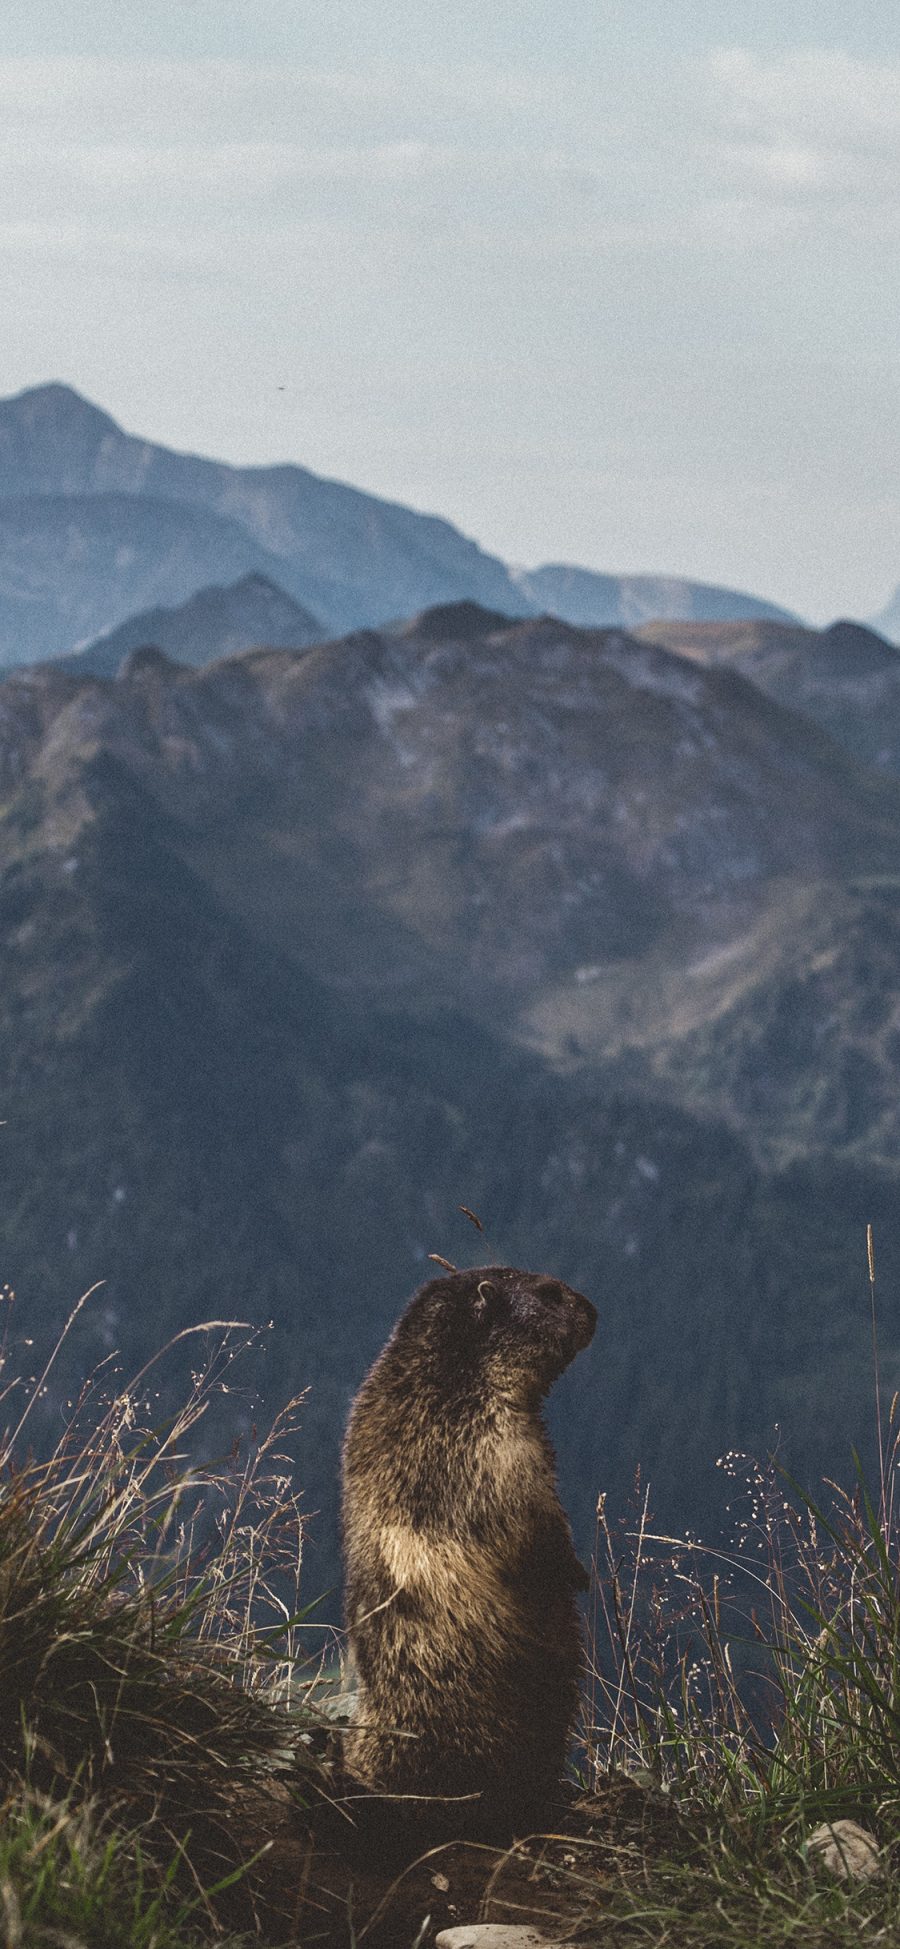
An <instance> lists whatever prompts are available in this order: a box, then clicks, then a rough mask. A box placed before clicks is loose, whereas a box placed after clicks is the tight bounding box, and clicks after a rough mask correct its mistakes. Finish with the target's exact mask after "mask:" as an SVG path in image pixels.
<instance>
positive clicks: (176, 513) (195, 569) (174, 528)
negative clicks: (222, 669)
mask: <svg viewBox="0 0 900 1949" xmlns="http://www.w3.org/2000/svg"><path fill="white" fill-rule="evenodd" d="M280 566H281V565H280V563H279V562H278V561H277V559H276V558H275V557H273V556H272V555H270V554H269V553H268V552H267V551H266V550H265V549H264V548H262V547H260V546H259V544H258V543H256V542H255V541H253V540H252V538H251V537H250V536H249V535H248V534H247V532H246V530H245V529H243V528H242V527H241V526H240V525H239V524H238V523H237V522H235V521H229V520H226V519H224V518H222V517H221V516H218V515H212V514H207V513H206V512H205V511H204V510H203V509H202V508H200V509H198V508H189V507H179V506H177V505H176V504H175V503H174V502H171V501H152V500H148V499H140V500H138V499H135V498H134V497H133V496H132V495H129V494H87V495H75V494H69V495H64V494H54V495H43V496H27V497H25V498H23V499H12V498H8V499H5V500H3V499H0V662H2V661H5V662H6V664H7V666H12V665H15V664H19V663H31V662H37V661H40V660H42V659H44V658H46V657H56V656H59V655H61V654H62V653H63V652H64V651H66V650H69V649H71V648H72V646H73V644H75V643H78V642H79V641H84V640H85V638H87V639H91V638H93V637H94V636H96V635H97V634H98V633H99V631H100V630H101V629H103V628H104V627H105V626H106V624H107V623H109V622H110V621H111V620H116V621H117V620H118V619H119V617H120V616H126V617H127V616H130V615H131V614H132V613H134V612H135V611H139V612H140V611H144V610H146V609H149V608H151V607H157V606H159V605H163V606H168V605H170V604H174V603H181V602H183V601H184V600H185V598H187V597H189V596H190V595H191V594H192V593H193V592H194V590H195V589H196V588H197V586H198V584H202V585H205V586H207V585H209V584H210V583H221V582H223V581H227V580H230V579H232V578H233V577H234V576H235V575H236V574H244V573H247V572H256V573H260V574H264V575H268V576H269V577H270V579H271V574H272V570H273V569H279V570H280Z"/></svg>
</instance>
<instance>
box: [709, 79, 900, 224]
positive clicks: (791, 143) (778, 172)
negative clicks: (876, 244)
mask: <svg viewBox="0 0 900 1949" xmlns="http://www.w3.org/2000/svg"><path fill="white" fill-rule="evenodd" d="M698 83H699V88H698V92H699V98H700V105H701V109H702V112H703V115H704V118H705V121H706V124H707V127H708V129H709V130H710V133H711V143H710V150H709V154H710V159H711V162H712V164H713V165H714V166H715V165H717V166H718V168H719V169H720V171H721V172H722V174H723V175H725V176H727V177H728V178H730V179H731V180H732V181H734V180H735V179H741V180H743V183H744V185H745V187H746V189H747V192H748V193H749V194H750V195H752V196H754V197H757V198H764V197H766V196H769V197H778V198H781V199H782V200H787V201H790V200H793V201H794V202H795V203H796V205H797V208H798V210H799V209H801V208H802V207H805V209H806V211H807V213H808V215H809V216H810V217H814V218H817V219H818V220H822V221H827V220H828V216H829V212H832V213H833V214H835V215H837V216H839V217H840V218H841V219H842V220H846V219H847V217H848V216H849V215H850V214H851V212H853V211H855V212H857V213H858V216H859V217H860V219H861V220H863V221H866V220H867V218H868V216H869V215H870V214H877V216H878V218H879V220H883V218H884V216H885V214H886V213H887V212H888V211H889V209H890V207H891V206H893V207H894V210H895V211H896V204H897V193H898V189H900V116H898V113H897V103H898V101H900V64H897V63H891V62H884V63H877V62H872V61H863V60H859V59H856V58H854V57H853V56H851V55H849V54H846V53H844V52H842V51H840V50H837V49H817V48H807V49H793V50H789V51H788V52H786V53H784V54H782V55H781V56H780V57H778V58H767V59H764V58H763V57H761V56H760V55H758V54H756V53H754V52H752V51H751V50H750V49H748V48H741V47H731V48H718V49H716V50H713V51H712V52H711V53H710V54H708V55H707V56H706V57H705V59H704V60H703V61H702V62H701V63H699V64H698ZM897 220H898V221H900V217H898V219H897Z"/></svg>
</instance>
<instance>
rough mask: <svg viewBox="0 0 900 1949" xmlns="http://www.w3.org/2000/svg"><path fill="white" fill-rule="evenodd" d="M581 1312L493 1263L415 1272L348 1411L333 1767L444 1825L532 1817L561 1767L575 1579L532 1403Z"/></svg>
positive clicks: (570, 1686)
mask: <svg viewBox="0 0 900 1949" xmlns="http://www.w3.org/2000/svg"><path fill="white" fill-rule="evenodd" d="M596 1318H597V1316H596V1312H595V1310H594V1307H593V1306H592V1305H591V1304H590V1301H589V1300H587V1299H585V1298H583V1296H582V1295H581V1294H580V1293H576V1292H573V1291H572V1290H571V1288H570V1287H568V1286H564V1285H561V1284H560V1282H559V1281H558V1280H556V1279H551V1278H547V1277H543V1276H541V1275H539V1274H535V1273H529V1272H520V1271H517V1270H516V1269H515V1268H513V1267H510V1266H480V1267H477V1268H475V1269H474V1270H473V1271H468V1272H455V1273H450V1274H448V1275H447V1276H446V1277H445V1278H440V1279H433V1280H431V1281H430V1282H429V1284H428V1285H427V1286H423V1287H422V1289H421V1291H419V1292H418V1293H416V1294H415V1296H414V1298H413V1299H412V1300H411V1301H410V1303H409V1305H408V1307H407V1308H406V1311H405V1313H403V1315H402V1317H401V1318H400V1320H399V1321H398V1323H397V1326H396V1327H395V1329H394V1332H393V1334H392V1336H391V1338H390V1340H389V1341H388V1344H387V1346H386V1347H385V1349H384V1352H383V1353H382V1354H381V1355H380V1356H379V1358H378V1360H377V1361H376V1362H375V1365H374V1367H373V1368H372V1369H371V1372H370V1373H369V1375H368V1376H367V1378H366V1380H365V1381H364V1382H363V1385H362V1387H361V1388H360V1390H359V1393H358V1395H357V1397H356V1400H355V1402H354V1404H353V1408H352V1410H351V1414H350V1420H349V1424H348V1428H347V1436H346V1441H345V1444H344V1477H343V1520H344V1548H345V1559H346V1611H347V1628H348V1635H349V1640H350V1647H351V1652H352V1655H353V1659H354V1663H355V1666H356V1672H357V1678H358V1685H359V1691H358V1702H357V1709H356V1715H355V1729H354V1730H353V1731H352V1732H351V1733H350V1734H349V1735H348V1738H347V1741H346V1746H345V1757H346V1764H347V1767H348V1770H349V1771H350V1772H351V1773H353V1774H354V1775H355V1776H356V1778H357V1779H359V1780H361V1781H362V1782H364V1783H365V1784H366V1785H367V1786H369V1787H372V1788H375V1789H380V1790H382V1791H385V1792H388V1793H395V1794H407V1795H410V1794H412V1795H422V1796H449V1797H456V1796H460V1797H462V1798H463V1799H464V1801H465V1802H466V1803H467V1804H466V1805H465V1806H464V1807H463V1808H462V1810H461V1816H462V1817H461V1818H460V1820H459V1822H458V1826H459V1828H460V1830H462V1829H465V1828H468V1829H470V1830H471V1829H475V1830H477V1831H481V1832H499V1831H501V1830H504V1831H520V1832H521V1831H525V1830H526V1829H527V1828H530V1827H533V1826H535V1825H538V1824H540V1814H541V1810H542V1808H545V1807H546V1806H547V1803H548V1802H549V1801H550V1800H551V1799H552V1796H553V1794H554V1791H555V1789H556V1788H557V1787H558V1784H559V1780H560V1776H561V1773H562V1770H563V1766H564V1763H565V1756H566V1748H567V1744H568V1740H569V1736H570V1733H571V1729H572V1724H573V1720H574V1717H575V1712H576V1709H577V1703H578V1676H579V1667H580V1661H581V1637H580V1627H579V1620H578V1609H577V1604H576V1597H575V1593H576V1591H577V1590H578V1589H579V1588H583V1587H584V1586H585V1584H586V1582H587V1578H586V1576H585V1572H584V1570H583V1569H582V1566H581V1564H580V1563H579V1562H578V1559H577V1557H576V1555H575V1551H574V1548H573V1544H572V1537H571V1532H570V1529H569V1525H568V1522H567V1521H566V1517H565V1515H564V1513H563V1510H562V1508H561V1506H560V1502H559V1498H558V1495H557V1489H556V1468H555V1458H554V1455H553V1450H552V1448H551V1445H550V1441H549V1439H548V1436H547V1433H546V1430H545V1428H544V1425H543V1421H542V1418H541V1411H540V1410H541V1401H542V1399H543V1397H544V1395H545V1394H546V1393H547V1391H548V1389H549V1388H550V1386H551V1385H552V1383H553V1381H554V1380H555V1379H556V1377H557V1375H558V1374H561V1373H562V1371H563V1369H564V1368H565V1367H567V1366H568V1364H569V1362H570V1361H571V1360H572V1359H574V1356H575V1354H576V1353H578V1352H579V1351H580V1349H581V1348H582V1347H586V1346H587V1344H588V1342H589V1341H590V1339H591V1337H592V1335H593V1332H594V1327H595V1325H596ZM472 1813H474V1814H475V1818H474V1819H472V1818H468V1819H467V1818H466V1815H467V1814H468V1815H471V1814H472Z"/></svg>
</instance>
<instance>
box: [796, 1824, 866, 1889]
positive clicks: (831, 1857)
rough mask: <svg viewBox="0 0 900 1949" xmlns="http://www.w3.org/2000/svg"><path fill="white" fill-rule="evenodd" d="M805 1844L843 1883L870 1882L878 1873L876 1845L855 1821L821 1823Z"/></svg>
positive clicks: (830, 1872)
mask: <svg viewBox="0 0 900 1949" xmlns="http://www.w3.org/2000/svg"><path fill="white" fill-rule="evenodd" d="M806 1845H807V1848H808V1849H809V1852H810V1854H811V1855H813V1856H814V1857H815V1858H816V1860H818V1861H821V1863H822V1866H823V1867H824V1868H827V1869H828V1872H829V1874H833V1875H839V1876H840V1877H841V1879H842V1880H843V1881H871V1879H872V1877H873V1875H880V1873H881V1856H880V1854H879V1852H878V1842H877V1841H876V1840H875V1838H874V1836H873V1835H872V1834H869V1833H867V1832H866V1829H865V1828H864V1827H860V1826H859V1825H858V1824H857V1822H856V1821H855V1820H831V1821H823V1822H822V1825H821V1827H817V1828H816V1829H815V1831H814V1833H812V1834H810V1837H809V1840H808V1841H807V1844H806Z"/></svg>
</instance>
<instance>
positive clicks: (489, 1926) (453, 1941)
mask: <svg viewBox="0 0 900 1949" xmlns="http://www.w3.org/2000/svg"><path fill="white" fill-rule="evenodd" d="M435 1949H567V1945H566V1944H565V1943H564V1942H557V1941H555V1940H554V1941H553V1942H551V1940H550V1938H549V1936H546V1935H539V1934H538V1931H537V1929H532V1928H529V1926H528V1925H527V1924H525V1925H524V1926H523V1925H522V1923H521V1922H513V1923H509V1922H468V1923H464V1924H463V1925H462V1926H461V1927H459V1928H454V1929H442V1930H441V1933H440V1935H439V1936H438V1937H437V1939H436V1942H435ZM568 1949H571V1944H569V1945H568Z"/></svg>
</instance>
